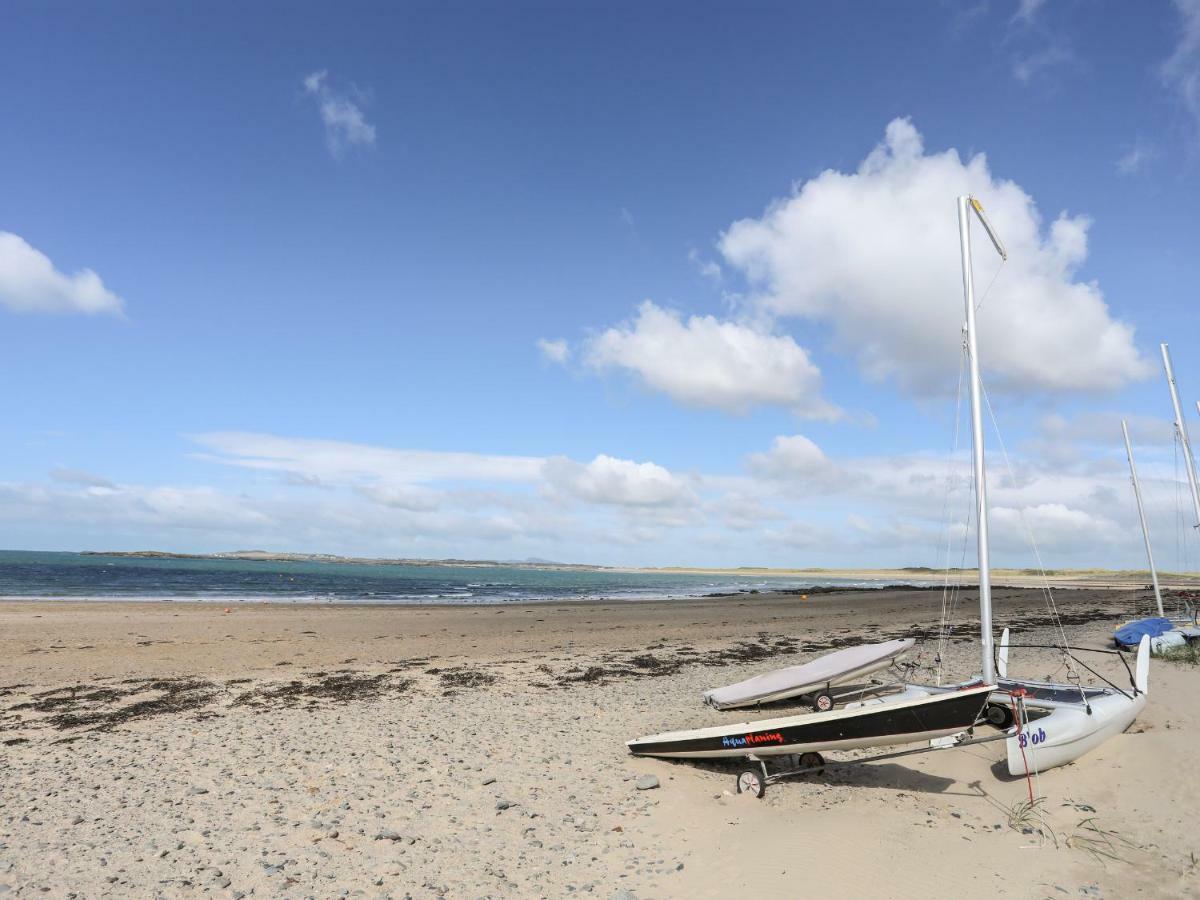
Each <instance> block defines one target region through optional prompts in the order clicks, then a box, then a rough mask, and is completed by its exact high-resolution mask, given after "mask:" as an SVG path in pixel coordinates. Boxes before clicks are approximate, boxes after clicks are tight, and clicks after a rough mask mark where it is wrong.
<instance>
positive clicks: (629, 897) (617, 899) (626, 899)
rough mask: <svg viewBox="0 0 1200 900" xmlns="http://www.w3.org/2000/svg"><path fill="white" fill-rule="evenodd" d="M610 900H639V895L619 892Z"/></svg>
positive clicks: (630, 892)
mask: <svg viewBox="0 0 1200 900" xmlns="http://www.w3.org/2000/svg"><path fill="white" fill-rule="evenodd" d="M608 900H637V895H636V894H634V892H633V891H617V892H616V893H615V894H613V895H612V896H611V897H609V898H608Z"/></svg>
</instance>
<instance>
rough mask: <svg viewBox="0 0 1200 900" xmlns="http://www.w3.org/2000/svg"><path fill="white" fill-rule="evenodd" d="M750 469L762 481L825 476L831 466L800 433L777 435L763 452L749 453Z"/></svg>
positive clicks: (814, 445) (816, 448) (826, 458)
mask: <svg viewBox="0 0 1200 900" xmlns="http://www.w3.org/2000/svg"><path fill="white" fill-rule="evenodd" d="M747 464H748V466H749V468H750V470H751V471H752V472H754V473H756V474H759V475H762V476H764V477H766V478H781V479H793V478H812V477H814V476H817V475H820V474H822V473H828V472H829V471H830V469H831V466H832V464H831V463H830V461H829V458H828V457H826V456H825V453H824V452H823V451H822V450H821V448H820V447H818V446H817V445H816V444H814V443H813V442H812V441H811V440H809V439H808V438H806V437H805V436H804V435H802V434H793V435H789V436H780V437H777V438H775V440H774V441H772V442H771V449H770V450H768V451H767V452H765V453H752V454H750V456H749V458H748V459H747Z"/></svg>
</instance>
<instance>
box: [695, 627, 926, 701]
mask: <svg viewBox="0 0 1200 900" xmlns="http://www.w3.org/2000/svg"><path fill="white" fill-rule="evenodd" d="M915 643H916V641H915V640H914V639H913V638H900V639H898V640H893V641H883V642H882V643H878V644H863V645H861V646H858V647H847V648H845V649H844V650H835V651H834V652H833V653H828V654H826V655H825V656H821V657H818V658H817V659H814V660H812V661H811V662H807V663H804V664H803V665H799V666H788V667H787V668H783V669H776V670H775V671H774V672H766V673H764V674H762V675H755V676H754V677H753V678H747V679H746V680H745V681H739V682H738V683H737V684H731V685H728V686H726V687H720V688H713V689H712V690H711V691H705V693H704V702H705V703H707V704H708V705H709V706H711V707H713V708H714V709H738V708H739V707H744V706H757V705H758V704H760V703H773V702H775V701H778V700H788V699H790V698H792V697H804V696H806V695H811V697H812V704H813V707H814V709H816V710H817V711H818V712H828V711H829V710H831V709H833V705H834V702H833V694H832V691H833V688H835V687H837V686H838V685H844V684H847V683H849V682H852V681H854V680H855V679H857V678H862V677H864V676H866V675H870V674H871V673H872V672H878V671H879V670H880V669H886V668H887V667H888V666H890V665H891V664H892V661H893V660H894V659H896V658H897V657H898V656H900V655H901V654H903V653H906V652H908V651H909V650H911V649H912V647H913V645H914V644H915Z"/></svg>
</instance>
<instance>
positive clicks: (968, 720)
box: [626, 685, 995, 759]
mask: <svg viewBox="0 0 1200 900" xmlns="http://www.w3.org/2000/svg"><path fill="white" fill-rule="evenodd" d="M994 689H995V688H994V686H992V685H979V686H975V687H970V688H966V689H964V690H959V691H946V692H943V693H935V694H926V693H923V692H922V694H921V696H917V697H912V698H905V699H899V700H894V699H891V698H888V699H886V700H882V701H874V702H868V703H863V704H858V705H855V706H854V707H853V708H844V709H837V710H833V711H831V712H827V713H808V714H804V715H797V716H786V717H782V718H777V719H764V720H761V721H757V722H739V723H733V724H730V725H720V726H716V727H712V728H697V729H693V730H690V731H672V732H665V733H663V734H656V735H650V736H648V737H642V738H636V739H635V740H632V741H628V742H627V744H626V745H627V746H628V747H629V751H630V752H631V753H633V754H634V755H636V756H658V757H666V758H677V759H714V758H720V757H737V756H748V755H750V754H754V755H756V756H781V755H784V754H789V753H808V752H814V751H825V750H851V749H855V748H859V747H887V746H897V745H901V744H912V743H917V742H919V741H927V740H932V739H934V738H939V737H946V736H948V735H952V734H958V733H959V732H962V731H965V730H967V729H968V728H970V727H972V726H973V725H974V724H975V722H976V721H977V720H978V719H979V717H980V715H981V713H982V712H983V708H984V705H985V704H986V703H987V700H988V696H989V695H990V693H991V692H992V691H993V690H994Z"/></svg>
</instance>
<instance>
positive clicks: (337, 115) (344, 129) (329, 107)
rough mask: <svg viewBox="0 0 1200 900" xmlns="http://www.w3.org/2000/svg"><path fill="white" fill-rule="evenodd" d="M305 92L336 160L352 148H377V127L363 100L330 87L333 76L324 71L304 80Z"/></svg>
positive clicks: (356, 93) (355, 93)
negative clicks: (366, 112) (368, 115)
mask: <svg viewBox="0 0 1200 900" xmlns="http://www.w3.org/2000/svg"><path fill="white" fill-rule="evenodd" d="M304 92H305V93H306V94H308V96H310V97H312V98H313V101H314V102H315V103H316V104H317V110H318V112H319V113H320V114H321V121H322V122H323V123H324V125H325V144H326V146H327V147H328V148H329V152H330V153H331V154H333V156H334V157H340V156H341V155H342V154H343V153H344V152H345V151H346V150H347V148H350V147H356V146H358V147H373V146H374V145H375V126H374V125H372V124H371V123H370V122H368V121H367V117H366V115H365V114H364V113H363V111H362V107H361V106H359V104H360V103H361V102H363V98H362V96H361V95H359V93H358V92H357V91H354V96H353V98H352V97H351V95H350V94H347V93H344V92H342V91H337V90H334V89H333V88H332V87H330V86H329V73H328V72H326V71H325V70H324V69H322V70H321V71H319V72H313V73H312V74H311V75H308V76H307V77H305V79H304Z"/></svg>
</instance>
